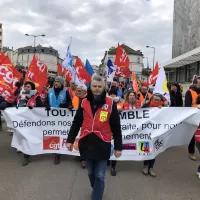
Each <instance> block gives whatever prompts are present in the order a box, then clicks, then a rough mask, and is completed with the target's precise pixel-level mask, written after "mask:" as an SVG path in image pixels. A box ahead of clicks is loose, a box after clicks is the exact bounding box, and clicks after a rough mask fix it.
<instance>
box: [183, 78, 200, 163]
mask: <svg viewBox="0 0 200 200" xmlns="http://www.w3.org/2000/svg"><path fill="white" fill-rule="evenodd" d="M199 94H200V77H198V78H195V79H194V80H193V85H191V86H190V88H189V90H188V91H187V92H186V93H185V107H193V108H197V106H198V104H197V103H196V99H197V96H198V95H199ZM188 153H189V158H190V159H191V160H193V161H196V156H195V137H194V136H193V137H192V139H191V141H190V143H189V145H188Z"/></svg>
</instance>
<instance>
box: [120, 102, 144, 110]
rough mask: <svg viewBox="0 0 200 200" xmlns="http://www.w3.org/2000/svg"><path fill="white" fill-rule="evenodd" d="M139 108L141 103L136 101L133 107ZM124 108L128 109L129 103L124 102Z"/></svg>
mask: <svg viewBox="0 0 200 200" xmlns="http://www.w3.org/2000/svg"><path fill="white" fill-rule="evenodd" d="M139 108H141V104H140V103H137V104H136V105H135V109H139ZM124 110H130V108H129V104H128V102H126V101H125V102H124Z"/></svg>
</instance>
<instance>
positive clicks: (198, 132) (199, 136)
mask: <svg viewBox="0 0 200 200" xmlns="http://www.w3.org/2000/svg"><path fill="white" fill-rule="evenodd" d="M195 140H196V141H197V142H200V125H199V127H198V128H197V130H196V132H195Z"/></svg>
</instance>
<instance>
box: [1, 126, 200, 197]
mask: <svg viewBox="0 0 200 200" xmlns="http://www.w3.org/2000/svg"><path fill="white" fill-rule="evenodd" d="M4 130H6V127H5V124H4ZM11 138H12V137H11V136H9V135H8V133H6V132H5V131H4V132H0V200H90V193H91V188H90V185H89V180H88V177H87V172H86V170H85V169H82V168H81V167H80V165H79V162H78V159H77V158H75V157H72V156H63V159H62V162H61V164H60V165H58V166H55V165H54V164H53V155H40V156H35V157H33V158H32V162H31V163H30V165H28V166H26V167H22V166H21V162H22V154H18V153H16V150H15V149H13V148H11V147H10V142H11ZM199 163H200V157H199V156H198V161H196V162H194V161H191V160H189V159H188V157H187V147H185V146H184V147H175V148H171V149H168V150H167V151H166V152H164V153H162V154H160V155H159V156H158V157H157V160H156V164H155V170H156V172H157V178H155V179H154V178H152V177H150V176H144V175H143V174H141V168H142V162H133V161H131V162H119V163H118V164H117V172H118V174H117V176H116V177H112V176H110V169H109V168H108V170H107V174H106V189H105V194H104V200H199V199H200V180H198V179H197V177H196V169H197V166H198V164H199Z"/></svg>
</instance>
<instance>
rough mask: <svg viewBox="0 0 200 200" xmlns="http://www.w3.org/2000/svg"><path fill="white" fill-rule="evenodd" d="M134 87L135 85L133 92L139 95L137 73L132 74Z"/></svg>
mask: <svg viewBox="0 0 200 200" xmlns="http://www.w3.org/2000/svg"><path fill="white" fill-rule="evenodd" d="M132 85H133V90H134V91H135V92H136V93H138V91H139V88H138V83H137V79H136V76H135V73H134V72H132Z"/></svg>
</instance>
